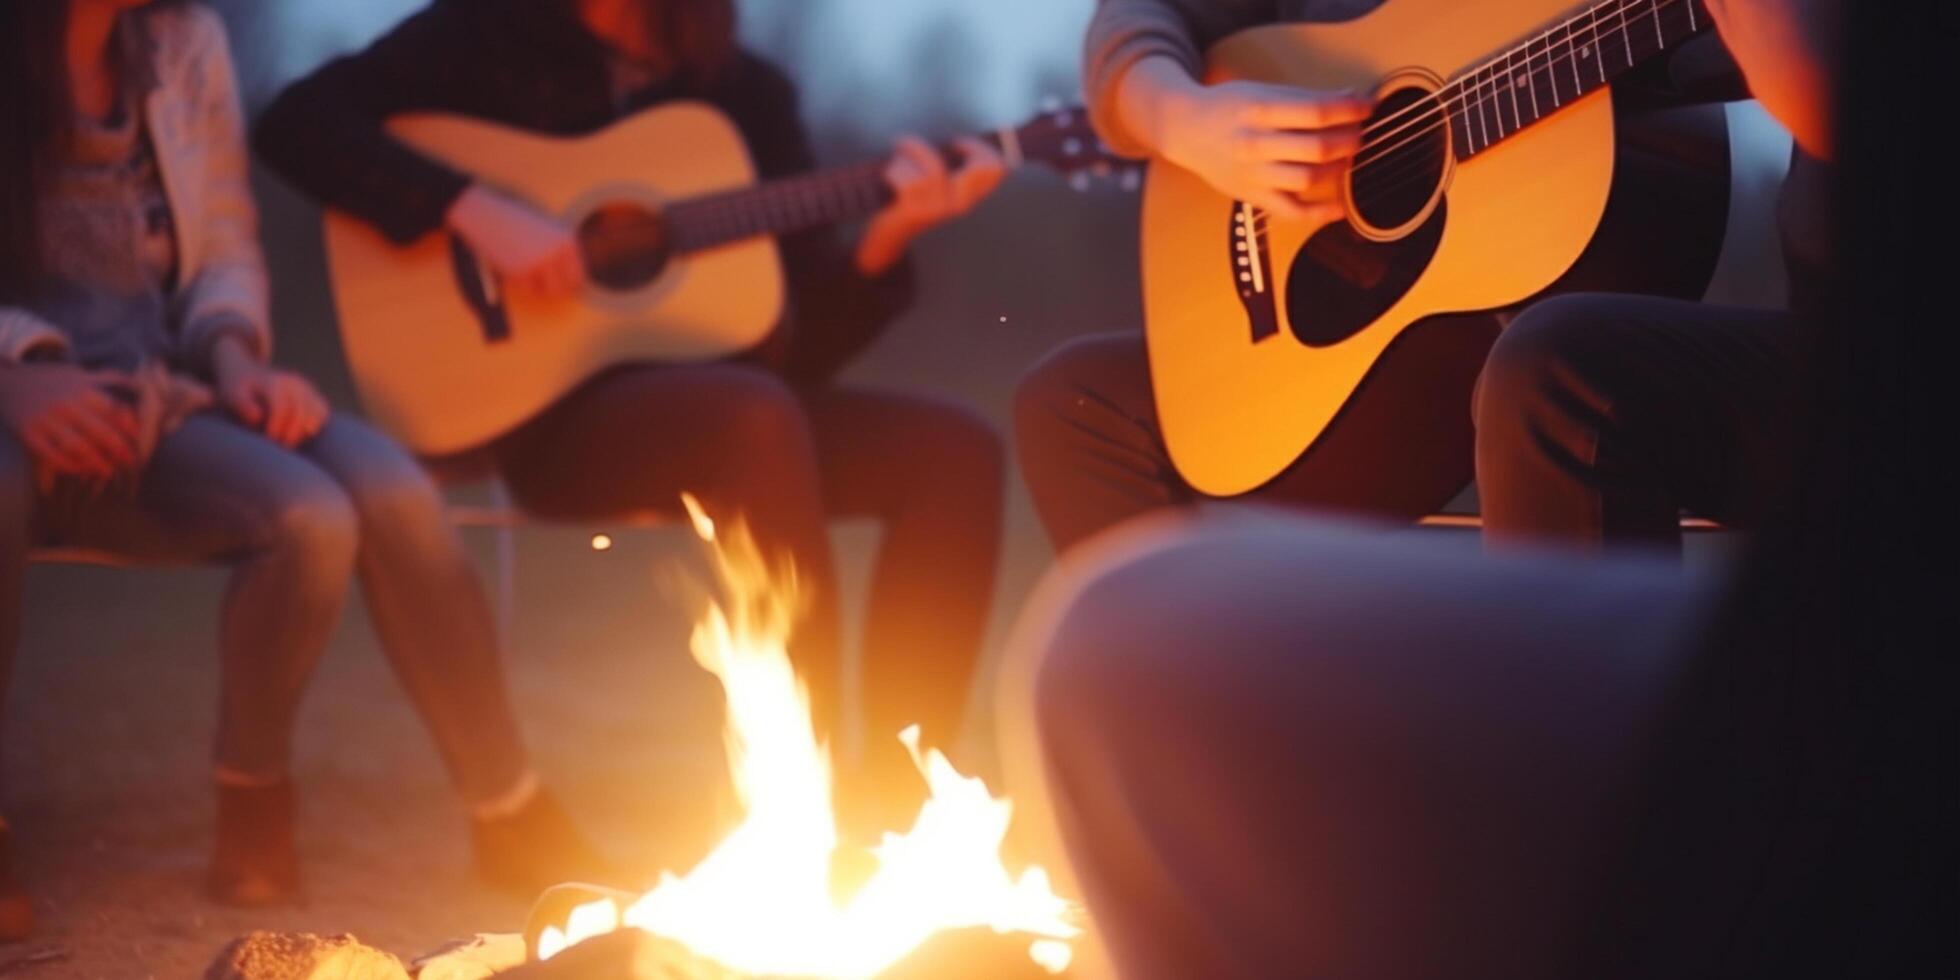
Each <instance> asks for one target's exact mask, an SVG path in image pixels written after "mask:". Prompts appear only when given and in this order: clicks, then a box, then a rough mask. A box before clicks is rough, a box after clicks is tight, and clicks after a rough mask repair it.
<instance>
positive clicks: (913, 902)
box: [538, 498, 1080, 978]
mask: <svg viewBox="0 0 1960 980" xmlns="http://www.w3.org/2000/svg"><path fill="white" fill-rule="evenodd" d="M687 507H688V512H689V514H690V515H691V516H692V518H693V521H694V528H695V531H696V533H697V534H699V535H700V537H701V539H702V540H703V541H706V542H707V543H708V544H709V546H710V553H711V555H712V557H713V561H714V568H715V573H716V577H717V578H718V579H719V584H720V586H721V591H722V596H721V597H720V599H718V600H717V601H714V602H711V603H710V605H709V607H708V610H707V612H706V613H705V614H704V616H703V617H702V619H701V621H700V622H699V623H697V624H696V626H695V629H694V635H693V637H692V640H691V641H690V645H691V647H692V649H693V652H694V658H695V660H696V661H698V662H699V663H700V664H701V666H703V667H705V668H707V669H708V670H709V671H710V672H711V673H713V674H714V675H715V676H716V677H718V678H720V679H721V683H722V688H723V690H724V692H725V693H726V695H727V699H728V724H727V731H726V733H725V736H724V737H725V741H726V748H727V752H728V763H729V768H730V771H731V772H732V773H733V776H734V782H735V789H736V792H737V793H738V794H739V795H740V797H741V801H742V804H743V807H744V809H745V816H744V818H743V821H742V823H741V824H740V825H739V826H737V827H736V828H735V829H734V831H733V832H731V833H730V834H729V835H728V836H727V837H726V838H724V839H723V840H722V842H721V844H720V845H719V846H717V847H716V848H715V850H714V852H713V853H711V854H709V855H708V857H707V858H706V859H705V860H703V861H702V862H701V863H700V864H699V865H697V866H696V867H695V868H694V870H693V871H691V872H689V873H688V874H687V875H685V876H682V877H675V876H672V875H668V876H665V877H664V878H663V879H662V880H661V882H660V884H659V885H658V886H656V887H655V888H654V889H653V890H652V891H650V892H648V893H647V894H646V895H644V896H642V897H641V898H640V899H639V900H638V901H636V902H634V903H633V904H632V905H631V906H630V907H627V908H625V909H621V908H618V907H617V906H616V905H615V904H614V903H613V902H611V901H609V900H604V899H601V900H599V901H596V902H593V903H591V904H589V905H585V906H581V907H580V908H578V909H577V910H575V911H574V912H573V913H572V914H571V915H570V917H569V918H568V920H567V921H566V922H565V923H564V926H563V928H547V929H546V930H545V932H544V934H543V936H542V938H541V939H540V941H539V949H538V953H539V955H540V956H541V957H543V958H545V959H549V958H551V957H552V956H554V955H556V954H557V953H559V952H562V951H563V950H565V949H566V948H568V947H570V946H572V945H575V944H577V943H579V942H582V941H584V940H586V939H589V938H592V937H593V936H598V935H603V934H605V933H607V932H611V931H613V930H615V929H619V928H622V927H638V928H641V929H645V930H647V931H649V932H652V933H655V934H658V935H661V936H665V937H667V938H669V939H674V940H677V941H679V942H681V943H683V944H685V945H686V946H687V947H689V948H690V949H692V950H693V951H694V952H696V953H698V954H700V955H702V956H705V957H707V958H709V959H712V960H715V961H717V962H719V963H720V964H722V965H723V966H725V967H728V968H729V969H732V970H735V971H738V972H741V973H745V974H749V975H753V976H795V977H825V978H869V977H875V976H877V975H878V974H880V973H882V972H884V971H885V970H887V969H889V968H891V967H892V966H893V965H895V964H897V963H898V962H899V961H900V960H902V959H904V958H905V957H906V956H907V955H908V954H909V953H911V952H912V951H913V950H915V949H917V948H918V947H919V946H921V945H922V944H924V943H925V942H926V940H927V939H929V938H931V937H932V936H933V935H934V934H936V933H938V932H941V931H943V930H952V929H965V928H974V927H991V928H993V929H994V930H996V931H997V932H1001V933H1015V934H1025V935H1026V936H1027V937H1028V940H1029V950H1028V954H1029V956H1030V957H1031V958H1032V959H1033V960H1034V961H1035V962H1036V963H1037V964H1039V965H1040V966H1042V967H1043V968H1045V969H1047V970H1048V971H1050V972H1053V973H1059V972H1061V971H1062V970H1064V969H1066V968H1067V966H1068V963H1069V960H1070V958H1071V956H1072V953H1073V946H1072V942H1073V940H1074V939H1075V937H1076V936H1077V935H1078V933H1079V931H1080V930H1079V929H1077V928H1076V926H1074V925H1072V924H1071V921H1070V920H1071V917H1072V914H1073V909H1072V906H1071V905H1070V903H1068V902H1066V901H1064V900H1063V899H1061V898H1059V897H1057V896H1056V895H1055V893H1054V891H1053V889H1052V888H1050V887H1049V882H1048V875H1047V873H1046V872H1045V871H1043V870H1042V869H1041V868H1029V869H1027V870H1026V871H1024V872H1022V873H1021V875H1020V876H1019V877H1016V876H1014V875H1011V874H1009V873H1008V870H1007V868H1006V866H1005V865H1004V864H1002V863H1001V860H1000V848H1001V842H1002V841H1003V840H1004V839H1005V837H1006V835H1007V828H1008V823H1009V820H1010V819H1011V817H1012V814H1013V804H1012V803H1010V802H1009V801H1007V800H1004V799H996V798H994V796H993V795H992V794H991V793H990V792H989V791H988V789H987V786H986V784H985V783H983V782H981V781H980V780H978V779H974V778H971V777H967V776H964V775H961V774H960V773H959V771H958V770H955V769H954V768H953V766H952V763H950V762H948V761H947V760H946V757H945V756H944V755H943V754H941V753H940V752H939V751H938V750H937V749H928V750H924V751H921V749H920V746H919V744H918V732H917V729H907V730H906V731H905V732H904V733H902V734H901V735H900V736H899V737H900V738H901V739H902V740H904V742H905V744H906V746H907V747H908V748H909V749H911V751H912V757H913V759H915V760H916V761H917V762H918V765H919V771H920V773H921V774H922V776H923V777H924V779H925V780H926V783H927V786H928V787H929V789H930V790H931V797H930V799H928V800H927V801H926V803H925V804H924V806H922V807H921V808H920V810H919V814H918V816H917V818H915V820H914V822H913V825H912V828H911V830H910V831H908V832H906V833H902V834H896V833H894V834H887V835H885V839H884V842H883V844H881V845H880V846H878V847H876V848H873V850H872V853H873V854H874V855H875V857H876V860H877V866H878V867H877V871H876V872H875V873H874V874H873V875H872V876H871V878H870V879H869V880H868V881H867V882H866V883H865V884H864V886H863V887H862V888H860V889H859V890H858V891H857V893H856V894H855V895H853V896H851V897H850V898H849V899H848V900H846V901H842V902H840V901H839V900H838V899H836V898H834V897H833V896H832V893H831V875H830V869H831V858H832V853H833V852H834V851H835V850H836V849H837V846H838V845H837V827H836V819H835V816H834V814H833V812H832V810H831V805H830V759H829V753H828V750H827V748H826V747H825V746H824V745H823V744H821V743H820V742H818V740H817V737H816V734H815V732H814V729H813V727H812V725H811V722H810V702H809V695H808V692H807V690H806V689H805V688H804V686H803V685H802V683H801V682H800V681H798V680H797V677H796V674H795V671H794V670H793V669H792V668H791V666H790V660H789V654H788V652H787V645H786V644H787V641H788V639H789V636H790V631H791V629H792V627H793V625H794V622H795V619H796V613H797V608H798V607H797V584H796V576H795V569H794V568H793V567H790V566H788V565H787V564H783V565H778V566H773V567H772V566H771V565H770V564H769V562H768V561H766V560H765V559H764V557H763V556H762V554H761V551H760V549H759V548H758V547H757V546H756V544H755V540H754V538H753V537H752V536H750V534H749V533H748V529H747V528H746V527H744V526H742V525H741V524H740V523H739V522H730V523H729V525H728V526H727V527H725V528H721V529H717V527H716V525H715V522H714V521H713V520H712V519H710V518H709V517H708V516H707V514H705V513H704V512H703V511H702V510H701V508H700V506H699V504H697V503H696V502H695V501H694V500H693V499H692V498H690V499H689V500H688V501H687Z"/></svg>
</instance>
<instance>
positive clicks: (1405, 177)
mask: <svg viewBox="0 0 1960 980" xmlns="http://www.w3.org/2000/svg"><path fill="white" fill-rule="evenodd" d="M1679 2H1689V3H1692V0H1663V2H1662V4H1661V5H1660V6H1659V7H1657V8H1656V9H1657V10H1661V9H1665V8H1666V7H1668V6H1672V5H1673V4H1675V3H1679ZM1631 30H1633V27H1632V25H1628V27H1626V28H1613V29H1612V30H1610V31H1607V32H1603V33H1601V34H1599V35H1597V36H1598V37H1610V36H1612V35H1613V34H1618V33H1623V32H1626V31H1631ZM1659 50H1663V49H1660V48H1657V49H1656V51H1654V52H1648V54H1647V55H1646V56H1647V57H1651V56H1652V55H1653V54H1654V53H1657V52H1658V51H1659ZM1577 57H1578V53H1577V51H1576V49H1575V50H1574V51H1572V52H1571V53H1569V54H1567V55H1565V56H1562V57H1557V58H1554V59H1553V60H1552V61H1550V62H1547V64H1546V66H1545V68H1546V69H1547V70H1551V69H1556V68H1557V67H1558V66H1560V65H1563V64H1567V63H1575V62H1576V58H1577ZM1633 60H1635V61H1638V60H1639V58H1638V57H1636V58H1635V59H1633ZM1536 70H1537V69H1534V71H1536ZM1500 98H1502V95H1501V93H1493V94H1491V95H1489V96H1487V97H1485V98H1483V99H1482V100H1480V101H1479V102H1477V103H1475V104H1473V105H1471V106H1468V107H1465V108H1466V112H1465V114H1466V115H1467V111H1468V110H1481V109H1482V108H1483V107H1485V106H1487V105H1489V103H1490V102H1492V101H1493V100H1496V99H1500ZM1498 111H1500V112H1501V111H1502V109H1501V107H1500V108H1499V110H1498ZM1429 114H1430V115H1431V116H1434V115H1436V112H1435V110H1434V109H1433V108H1432V110H1431V111H1430V113H1429ZM1449 115H1451V116H1454V115H1457V113H1454V112H1452V113H1449ZM1540 118H1542V117H1540ZM1448 125H1449V124H1448V123H1447V122H1436V123H1434V124H1432V125H1430V126H1428V127H1427V128H1425V129H1424V130H1422V131H1420V132H1417V133H1415V134H1413V135H1411V136H1410V137H1408V138H1407V139H1405V140H1403V141H1401V142H1400V143H1398V144H1396V145H1395V146H1394V147H1392V148H1390V149H1388V150H1385V151H1383V152H1382V153H1379V154H1377V155H1376V156H1375V157H1373V158H1371V159H1369V160H1367V161H1364V162H1362V163H1358V164H1356V165H1354V166H1353V167H1351V168H1350V173H1359V172H1361V171H1363V170H1366V169H1369V168H1370V167H1371V166H1373V165H1376V164H1380V163H1383V162H1384V161H1385V160H1387V161H1388V162H1390V163H1399V164H1400V167H1398V169H1397V170H1396V171H1393V172H1391V175H1390V177H1389V182H1388V183H1385V184H1380V185H1377V186H1375V187H1371V188H1369V190H1370V191H1372V192H1374V193H1373V194H1372V195H1371V196H1370V198H1369V199H1370V200H1379V199H1380V195H1382V194H1385V193H1394V192H1397V191H1400V190H1401V189H1403V188H1405V187H1407V186H1408V184H1409V183H1410V182H1412V181H1413V180H1415V179H1418V178H1419V177H1420V175H1421V173H1422V171H1423V169H1424V168H1425V167H1426V166H1428V165H1430V164H1431V163H1432V162H1433V161H1432V160H1431V159H1430V158H1427V157H1421V158H1417V159H1416V160H1414V161H1410V160H1406V159H1400V160H1396V159H1390V155H1391V154H1394V153H1395V152H1397V151H1399V150H1401V149H1403V148H1404V147H1407V146H1409V145H1411V144H1413V143H1414V142H1416V141H1417V140H1420V139H1422V138H1423V137H1424V136H1426V135H1428V134H1429V133H1433V132H1435V131H1436V130H1437V129H1441V128H1445V127H1447V126H1448ZM1514 132H1515V130H1514ZM1492 145H1494V144H1492Z"/></svg>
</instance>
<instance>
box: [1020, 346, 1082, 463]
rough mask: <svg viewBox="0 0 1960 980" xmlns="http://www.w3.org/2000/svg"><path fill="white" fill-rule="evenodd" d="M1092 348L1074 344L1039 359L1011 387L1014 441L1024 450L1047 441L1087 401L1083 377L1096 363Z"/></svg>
mask: <svg viewBox="0 0 1960 980" xmlns="http://www.w3.org/2000/svg"><path fill="white" fill-rule="evenodd" d="M1092 348H1093V345H1092V344H1091V343H1090V342H1089V341H1088V340H1086V339H1085V340H1076V341H1072V342H1070V343H1068V344H1064V345H1063V346H1061V347H1060V348H1058V349H1056V350H1055V351H1053V352H1051V353H1050V354H1049V355H1048V356H1046V357H1044V358H1042V359H1041V360H1040V361H1039V362H1038V363H1036V364H1035V366H1034V367H1032V368H1029V369H1028V372H1027V373H1026V374H1024V375H1022V376H1021V380H1020V381H1019V382H1018V383H1017V384H1016V385H1015V387H1014V437H1015V441H1016V442H1017V443H1018V444H1020V445H1023V446H1027V445H1038V444H1041V443H1043V442H1046V441H1048V440H1049V438H1050V437H1051V436H1052V435H1053V434H1054V433H1055V432H1057V431H1058V430H1059V429H1060V427H1061V426H1062V424H1063V420H1064V419H1065V418H1067V417H1068V416H1069V415H1071V414H1074V410H1075V409H1077V408H1080V407H1081V406H1082V404H1083V403H1084V402H1085V401H1086V399H1087V397H1088V396H1087V395H1086V394H1085V393H1084V386H1083V384H1082V379H1083V377H1084V376H1085V375H1086V374H1087V373H1088V371H1089V370H1090V368H1091V362H1092V361H1094V360H1095V358H1094V352H1093V349H1092Z"/></svg>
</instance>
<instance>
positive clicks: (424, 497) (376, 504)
mask: <svg viewBox="0 0 1960 980" xmlns="http://www.w3.org/2000/svg"><path fill="white" fill-rule="evenodd" d="M342 486H343V487H344V488H345V489H346V491H347V495H348V497H349V498H350V501H351V503H352V505H353V509H354V513H355V515H356V518H357V520H358V522H359V525H360V534H361V536H362V537H363V538H372V537H376V536H387V537H391V538H402V537H404V536H407V537H413V538H426V537H427V536H428V535H429V534H430V533H431V532H432V531H446V529H447V528H448V523H447V516H446V515H445V514H444V512H443V500H442V494H441V492H439V491H438V490H437V489H436V485H435V481H433V480H431V479H430V478H429V476H428V474H427V473H425V472H423V470H422V468H421V467H419V466H417V465H416V464H414V463H413V462H405V463H404V464H402V465H385V466H375V467H373V468H371V469H369V470H368V471H366V472H362V473H358V474H354V475H352V476H351V477H348V478H345V479H344V482H343V483H342Z"/></svg>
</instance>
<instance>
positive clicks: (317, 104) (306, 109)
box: [254, 0, 482, 243]
mask: <svg viewBox="0 0 1960 980" xmlns="http://www.w3.org/2000/svg"><path fill="white" fill-rule="evenodd" d="M453 11H454V0H446V2H439V3H436V4H435V5H433V6H432V7H430V8H429V9H427V10H424V11H422V12H421V13H418V14H416V15H414V16H413V17H410V18H409V19H408V20H406V21H404V22H403V23H402V24H401V25H400V26H398V27H396V28H395V29H394V30H393V31H391V32H389V33H388V35H387V36H385V37H383V38H382V39H381V40H379V41H376V42H375V43H374V45H373V46H372V47H369V48H368V49H367V50H366V51H363V52H361V53H359V54H354V55H350V56H347V57H343V58H340V59H338V60H335V61H333V62H331V63H330V64H328V65H326V66H325V67H323V68H321V69H320V70H318V71H316V72H314V73H313V74H312V75H310V76H308V77H307V78H305V79H302V80H300V81H299V82H296V83H294V84H293V85H292V87H290V88H288V89H287V90H286V91H285V92H284V93H282V94H281V95H280V96H279V97H278V98H277V99H276V100H274V101H273V103H272V105H271V106H270V107H269V108H267V109H266V110H265V113H264V114H263V115H262V116H260V118H259V122H258V127H257V134H256V137H255V140H254V145H255V146H256V148H257V150H258V153H259V156H260V158H261V159H262V160H264V162H265V163H266V164H267V165H269V166H270V167H271V168H272V169H273V170H274V171H276V172H278V173H279V174H280V175H282V176H284V177H285V178H286V179H287V180H290V181H292V182H293V184H294V185H296V186H297V187H298V188H299V189H300V190H301V191H303V192H305V193H306V194H307V195H308V196H310V197H312V198H313V199H314V200H316V201H318V202H319V203H321V204H323V205H326V206H329V207H333V208H337V209H339V210H342V211H346V212H348V213H350V214H353V215H356V216H358V217H360V218H363V219H365V220H367V221H368V222H370V223H372V224H373V225H375V226H376V227H378V228H380V229H381V231H382V232H383V233H384V234H386V235H387V236H388V237H389V238H391V239H394V240H395V241H396V242H401V243H407V242H410V241H413V240H414V239H416V238H419V237H421V236H422V235H424V234H426V233H428V232H430V231H433V230H435V229H436V228H438V227H440V226H441V225H442V223H443V218H444V215H445V214H446V213H447V212H448V210H449V206H450V204H451V203H453V202H454V201H455V200H456V198H457V196H458V195H460V194H462V192H463V190H464V189H465V188H466V187H468V186H469V183H470V181H469V178H468V177H465V176H464V175H462V174H459V173H457V172H456V171H454V170H452V169H450V168H449V167H446V166H444V165H442V164H440V163H438V162H436V161H434V160H431V159H429V158H427V157H425V156H422V155H421V154H419V153H417V152H415V151H414V150H412V149H410V148H408V147H407V146H405V145H403V144H402V143H400V142H399V141H397V140H395V139H394V138H392V137H390V136H389V135H388V134H387V132H386V131H385V130H384V129H383V128H382V124H383V123H384V122H385V121H386V120H387V119H388V118H389V117H391V116H394V115H396V114H398V113H402V112H408V111H412V110H415V109H421V108H428V107H431V106H436V105H443V104H445V103H450V102H455V101H458V99H456V98H455V97H454V96H455V94H456V93H458V92H460V91H467V89H468V88H469V87H470V86H471V84H472V78H471V76H472V75H473V74H475V73H476V66H477V65H478V64H479V63H480V61H481V60H482V59H480V58H476V57H473V56H472V52H470V50H469V48H470V44H468V43H467V41H468V39H467V38H462V37H457V36H455V31H456V27H455V25H454V24H453V23H450V22H451V21H454V20H455V19H456V18H455V17H454V16H453Z"/></svg>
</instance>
